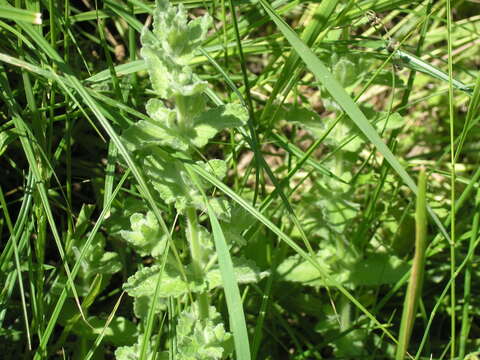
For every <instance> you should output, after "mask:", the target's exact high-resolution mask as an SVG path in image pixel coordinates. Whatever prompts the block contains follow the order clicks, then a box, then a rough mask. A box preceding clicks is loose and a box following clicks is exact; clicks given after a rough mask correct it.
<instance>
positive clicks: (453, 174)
mask: <svg viewBox="0 0 480 360" xmlns="http://www.w3.org/2000/svg"><path fill="white" fill-rule="evenodd" d="M446 16H447V49H448V113H449V123H450V166H451V178H450V201H451V203H450V213H452V214H454V215H453V216H452V217H451V220H450V236H451V241H450V278H451V279H452V287H451V288H450V307H451V312H450V339H452V344H451V347H450V359H452V360H453V359H454V358H455V345H456V344H455V334H456V329H455V328H456V326H455V325H456V311H455V306H456V294H455V289H456V286H455V280H454V279H455V278H454V275H455V267H456V259H455V245H456V236H455V235H456V234H455V233H456V228H455V226H456V223H455V197H456V194H455V185H456V184H455V183H456V180H455V178H456V171H455V167H456V166H455V161H456V160H455V115H454V109H453V86H454V80H453V59H452V4H451V1H450V0H447V9H446Z"/></svg>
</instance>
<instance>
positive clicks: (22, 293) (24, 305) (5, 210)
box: [0, 186, 32, 350]
mask: <svg viewBox="0 0 480 360" xmlns="http://www.w3.org/2000/svg"><path fill="white" fill-rule="evenodd" d="M0 205H1V207H2V209H3V216H4V217H5V221H6V223H7V227H8V231H10V235H11V236H12V243H13V253H14V257H15V268H16V270H17V277H18V286H19V287H20V298H21V300H22V311H23V320H24V321H25V332H26V334H27V344H28V349H29V350H32V340H31V335H30V326H29V321H28V312H27V303H26V301H25V290H24V287H23V277H22V270H21V267H20V256H19V254H18V246H17V239H16V234H15V231H14V227H13V225H12V220H11V218H10V214H9V212H8V207H7V202H6V201H5V197H4V196H3V189H2V187H1V186H0Z"/></svg>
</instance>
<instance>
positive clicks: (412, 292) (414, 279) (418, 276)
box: [395, 169, 427, 360]
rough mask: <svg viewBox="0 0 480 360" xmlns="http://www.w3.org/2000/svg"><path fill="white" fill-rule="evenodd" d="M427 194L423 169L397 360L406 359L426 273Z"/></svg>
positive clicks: (419, 179)
mask: <svg viewBox="0 0 480 360" xmlns="http://www.w3.org/2000/svg"><path fill="white" fill-rule="evenodd" d="M426 192H427V175H426V173H425V169H422V170H421V171H420V175H419V178H418V195H417V205H416V211H415V223H416V225H415V255H414V257H413V264H412V272H411V273H410V280H409V281H408V287H407V293H406V294H405V302H404V305H403V313H402V322H401V323H400V335H399V336H398V346H397V354H396V357H395V359H396V360H404V359H405V354H406V353H407V349H408V344H409V342H410V336H411V335H412V330H413V324H414V320H415V315H416V314H417V308H418V304H419V302H420V296H421V292H422V285H423V274H424V272H425V250H426V247H427V246H426V243H427V241H426V240H427V239H426V238H427V205H426Z"/></svg>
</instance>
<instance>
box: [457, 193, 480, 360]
mask: <svg viewBox="0 0 480 360" xmlns="http://www.w3.org/2000/svg"><path fill="white" fill-rule="evenodd" d="M475 205H476V206H475V209H476V211H475V215H474V216H473V223H472V232H471V234H470V242H469V244H468V252H471V253H472V256H473V254H474V250H475V240H476V239H477V237H478V230H479V224H480V191H477V195H476V196H475ZM472 274H473V263H472V260H471V259H468V263H467V266H466V269H465V278H464V286H463V289H464V290H463V309H462V327H461V330H460V339H459V344H458V346H459V349H458V357H459V358H460V359H463V358H464V357H465V353H466V347H467V340H468V334H469V332H470V327H471V326H472V317H471V316H470V307H471V303H470V300H471V298H472V293H471V290H472Z"/></svg>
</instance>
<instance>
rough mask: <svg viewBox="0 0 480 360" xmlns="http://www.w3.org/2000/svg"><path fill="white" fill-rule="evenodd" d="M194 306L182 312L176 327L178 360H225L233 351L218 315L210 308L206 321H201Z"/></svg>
mask: <svg viewBox="0 0 480 360" xmlns="http://www.w3.org/2000/svg"><path fill="white" fill-rule="evenodd" d="M198 313H199V311H198V310H197V307H196V305H195V304H194V306H192V308H190V309H188V310H184V311H183V312H182V313H181V314H180V316H179V318H178V325H177V350H178V354H177V356H176V358H177V359H179V360H219V359H225V358H226V357H227V356H228V355H229V354H230V353H231V352H232V350H233V346H232V345H233V344H232V335H231V334H230V333H228V332H226V331H225V328H224V325H223V323H222V319H221V317H220V314H219V313H218V312H217V311H216V309H215V308H214V307H213V306H211V307H210V309H209V317H208V319H205V320H201V319H199V317H198Z"/></svg>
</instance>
